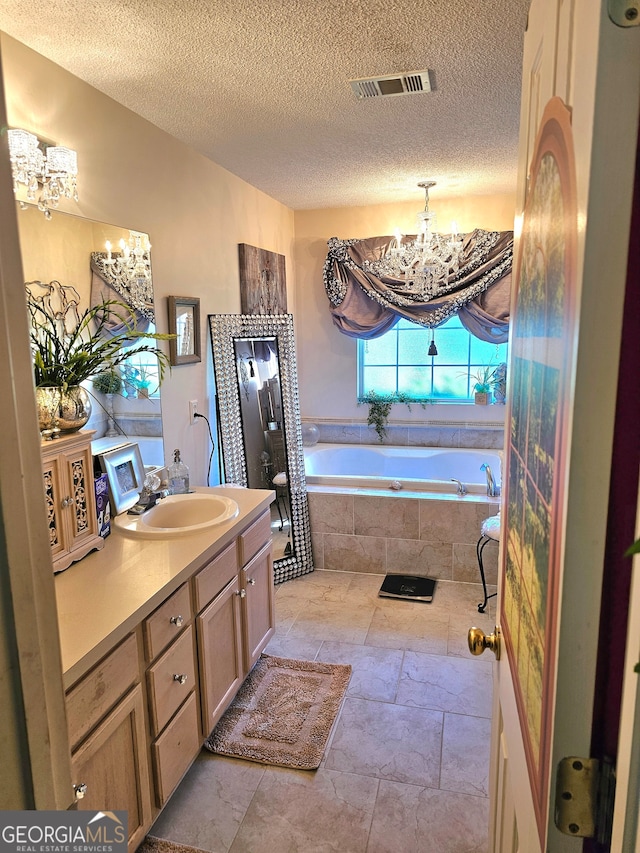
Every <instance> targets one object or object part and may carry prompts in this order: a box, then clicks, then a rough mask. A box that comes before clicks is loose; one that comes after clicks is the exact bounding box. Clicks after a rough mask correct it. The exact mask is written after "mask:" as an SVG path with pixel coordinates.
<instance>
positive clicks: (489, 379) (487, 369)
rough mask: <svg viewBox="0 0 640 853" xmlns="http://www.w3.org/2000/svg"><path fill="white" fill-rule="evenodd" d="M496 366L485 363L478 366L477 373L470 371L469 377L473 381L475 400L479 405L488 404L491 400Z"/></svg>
mask: <svg viewBox="0 0 640 853" xmlns="http://www.w3.org/2000/svg"><path fill="white" fill-rule="evenodd" d="M495 372H496V368H495V367H493V366H492V365H491V364H485V365H484V366H483V367H480V368H478V370H476V371H475V373H470V374H469V378H470V379H471V382H472V383H473V391H474V402H475V404H476V405H477V406H488V405H489V403H490V402H491V389H492V387H493V380H494V376H495Z"/></svg>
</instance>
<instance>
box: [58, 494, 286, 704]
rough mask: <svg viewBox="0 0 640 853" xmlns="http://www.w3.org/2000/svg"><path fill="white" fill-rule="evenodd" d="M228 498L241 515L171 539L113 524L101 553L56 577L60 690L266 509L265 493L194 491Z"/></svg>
mask: <svg viewBox="0 0 640 853" xmlns="http://www.w3.org/2000/svg"><path fill="white" fill-rule="evenodd" d="M197 491H202V492H211V493H213V494H220V495H225V496H227V497H230V498H233V500H235V501H236V502H237V504H238V507H239V509H240V512H239V514H238V515H237V516H236V517H235V518H232V519H229V520H228V521H226V522H223V523H222V524H218V525H215V526H214V527H211V528H208V529H207V530H203V531H201V532H199V533H192V534H189V535H184V536H177V537H174V538H171V539H135V538H132V537H131V536H128V535H126V534H124V533H123V532H121V531H120V530H119V529H118V528H117V527H116V526H115V525H114V524H112V525H111V535H110V536H108V537H107V538H106V539H105V546H104V548H103V549H102V550H101V551H94V552H92V553H91V554H88V555H87V556H86V557H85V558H84V559H82V560H80V561H79V562H77V563H73V564H72V565H71V566H70V567H69V568H68V569H66V570H65V571H64V572H61V573H59V574H58V575H56V577H55V591H56V602H57V606H58V625H59V634H60V649H61V654H62V671H63V680H64V686H65V689H66V688H68V687H70V686H71V685H72V684H74V683H75V682H76V681H77V680H78V678H80V677H81V676H82V675H84V674H85V673H86V672H88V670H89V669H90V668H91V667H93V666H94V665H95V664H96V663H97V662H98V661H99V660H100V659H101V658H102V657H103V656H104V655H105V654H106V653H107V652H109V651H110V649H112V648H113V647H114V646H115V645H116V644H117V643H118V642H120V640H121V639H124V637H126V635H127V634H128V633H129V632H130V631H132V630H133V629H134V628H135V627H136V626H137V625H138V624H139V623H140V622H141V621H142V620H143V619H144V618H145V617H146V616H148V615H149V614H150V613H151V612H153V610H155V608H156V607H158V606H159V605H160V604H162V602H163V601H164V600H165V599H166V598H167V597H168V596H169V595H171V593H172V592H174V591H175V590H176V589H177V588H178V587H179V586H180V585H181V584H183V583H184V582H185V581H187V580H188V579H189V578H190V577H191V576H192V575H193V574H194V573H195V572H196V571H198V569H200V568H201V567H202V566H204V565H206V564H207V563H208V562H209V560H211V558H212V557H214V556H215V555H216V554H217V553H218V552H219V551H220V550H221V549H222V548H224V547H226V545H228V544H229V543H230V542H231V541H232V540H233V539H234V538H235V537H236V536H237V534H238V533H239V532H240V531H241V530H242V529H244V528H245V527H246V526H247V525H248V524H251V522H252V521H254V520H255V519H256V518H258V516H260V515H261V514H262V513H263V512H264V511H265V510H266V509H267V508H268V507H269V505H270V504H271V502H272V501H273V499H274V497H275V494H274V492H273V491H270V490H266V489H240V488H233V487H229V488H219V487H216V488H210V489H209V488H199V489H197Z"/></svg>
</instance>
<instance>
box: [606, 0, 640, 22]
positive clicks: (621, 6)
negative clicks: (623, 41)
mask: <svg viewBox="0 0 640 853" xmlns="http://www.w3.org/2000/svg"><path fill="white" fill-rule="evenodd" d="M607 13H608V15H609V20H611V21H613V23H614V24H615V25H616V26H618V27H637V26H638V25H639V24H640V0H608V2H607Z"/></svg>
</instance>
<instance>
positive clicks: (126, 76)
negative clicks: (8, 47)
mask: <svg viewBox="0 0 640 853" xmlns="http://www.w3.org/2000/svg"><path fill="white" fill-rule="evenodd" d="M528 5H529V0H480V2H477V0H475V2H471V0H456V2H453V0H342V2H340V0H323V2H317V0H251V2H247V0H144V2H141V0H92V2H91V3H89V4H87V3H86V0H37V2H35V0H2V2H1V3H0V30H4V31H5V32H6V33H8V34H9V35H11V36H13V37H14V38H16V39H18V40H19V41H21V42H23V43H25V44H26V45H28V46H29V47H31V48H33V49H34V50H36V51H38V53H41V54H43V55H44V56H46V57H48V58H49V59H51V60H53V61H54V62H56V63H58V64H59V65H61V66H63V67H64V68H66V69H68V70H69V71H71V72H72V73H73V74H75V75H77V76H78V77H80V78H82V79H83V80H86V81H87V82H88V83H90V84H91V85H92V86H95V87H96V88H97V89H100V90H101V91H102V92H105V93H106V94H107V95H110V96H111V97H112V98H114V99H115V100H116V101H118V102H120V103H121V104H124V105H125V106H126V107H129V108H130V109H131V110H133V111H134V112H136V113H138V114H139V115H142V116H144V117H145V118H146V119H148V120H149V121H151V122H153V123H154V124H155V125H157V126H158V127H160V128H162V129H163V130H166V131H168V132H169V133H170V134H172V135H173V136H175V137H177V138H178V139H181V140H183V141H184V142H186V143H187V144H189V145H191V146H192V147H193V148H195V149H197V150H198V151H200V152H201V153H202V154H204V155H206V156H207V157H210V158H211V159H212V160H214V161H215V162H216V163H219V164H220V165H221V166H224V167H225V168H227V169H228V170H229V171H231V172H233V173H234V174H236V175H238V176H240V177H241V178H243V179H244V180H246V181H248V182H249V183H250V184H253V185H254V186H256V187H258V188H259V189H261V190H263V191H264V192H266V193H268V195H270V196H272V197H273V198H276V199H278V200H280V201H281V202H283V203H284V204H286V205H288V206H289V207H291V208H294V209H304V208H321V207H339V206H352V205H370V204H378V203H385V202H395V201H406V200H411V199H416V201H418V199H420V200H422V198H423V196H422V192H421V191H420V190H418V188H417V186H416V185H417V183H418V181H420V180H423V179H425V178H430V179H434V180H436V181H437V187H436V190H434V191H433V192H432V197H433V198H437V195H438V194H442V195H443V196H456V195H469V194H471V195H475V194H488V193H502V192H511V191H514V189H515V178H516V162H517V140H518V123H519V101H520V78H521V63H522V40H523V36H524V30H525V26H526V15H527V9H528ZM426 68H428V69H430V70H431V72H432V83H433V85H434V91H433V92H431V93H422V94H413V95H407V96H403V97H382V98H373V99H367V100H363V101H358V100H357V99H356V98H355V96H354V95H353V93H352V91H351V87H350V85H349V82H348V81H349V80H350V79H352V78H359V77H373V76H377V75H386V74H392V73H395V72H403V71H419V70H422V69H426Z"/></svg>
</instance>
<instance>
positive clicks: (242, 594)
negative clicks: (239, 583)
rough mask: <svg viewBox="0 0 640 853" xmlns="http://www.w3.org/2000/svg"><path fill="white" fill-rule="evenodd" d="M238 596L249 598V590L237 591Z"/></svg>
mask: <svg viewBox="0 0 640 853" xmlns="http://www.w3.org/2000/svg"><path fill="white" fill-rule="evenodd" d="M236 595H239V596H240V598H246V597H247V590H246V589H237V590H236Z"/></svg>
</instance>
